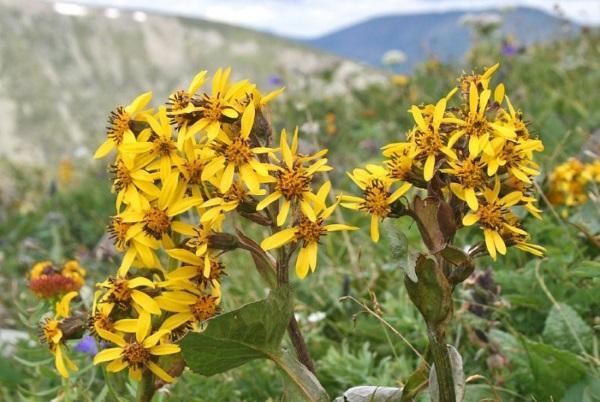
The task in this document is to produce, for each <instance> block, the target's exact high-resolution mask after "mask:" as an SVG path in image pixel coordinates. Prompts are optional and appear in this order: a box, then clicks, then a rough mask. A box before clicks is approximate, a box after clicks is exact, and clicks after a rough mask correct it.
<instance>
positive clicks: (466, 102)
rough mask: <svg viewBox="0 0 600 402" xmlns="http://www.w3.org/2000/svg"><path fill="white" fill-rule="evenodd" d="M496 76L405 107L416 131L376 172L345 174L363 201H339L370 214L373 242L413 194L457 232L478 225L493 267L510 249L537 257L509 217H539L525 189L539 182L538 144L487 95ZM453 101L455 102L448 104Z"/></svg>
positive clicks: (510, 110) (501, 98)
mask: <svg viewBox="0 0 600 402" xmlns="http://www.w3.org/2000/svg"><path fill="white" fill-rule="evenodd" d="M497 68H498V65H497V64H496V65H495V66H493V67H491V68H489V69H487V70H486V71H485V72H484V73H483V74H472V75H464V76H462V77H461V78H460V80H459V86H458V87H457V88H454V89H453V90H451V91H450V93H449V94H448V95H447V96H445V97H444V98H442V99H440V100H439V101H438V102H437V103H436V104H429V105H423V106H416V105H415V106H412V107H411V109H410V111H409V112H410V113H411V114H412V117H413V119H414V122H415V125H414V127H413V128H411V129H410V130H409V131H408V133H407V135H406V137H407V138H406V141H404V142H398V143H393V144H389V145H386V146H385V147H383V156H384V157H385V158H386V159H385V161H384V162H383V165H373V164H371V165H367V166H366V169H355V170H354V171H353V172H352V173H349V176H350V177H351V178H352V180H353V181H354V182H355V183H356V184H357V185H358V186H359V187H360V189H361V190H362V196H360V197H355V196H343V197H342V201H343V203H342V205H343V206H345V207H348V208H351V209H355V210H361V211H365V212H367V213H369V214H371V237H372V239H373V240H374V241H377V240H378V239H379V221H380V220H382V219H384V218H387V217H398V216H400V215H403V214H406V208H405V207H404V206H403V205H402V203H401V202H400V198H401V197H402V196H403V195H404V194H405V193H406V192H407V191H408V190H409V189H410V188H411V187H413V186H414V187H417V188H421V189H425V190H427V194H428V196H435V197H438V198H441V199H443V200H444V202H446V203H447V205H448V206H450V207H451V208H452V211H453V214H452V219H457V220H458V221H459V222H462V224H463V225H464V226H470V225H474V224H476V223H477V224H479V226H480V228H481V229H482V231H483V235H484V241H485V246H486V249H487V252H488V253H489V255H490V256H491V257H492V258H493V259H495V258H496V255H497V253H500V254H505V253H506V249H507V246H513V245H514V246H516V247H517V248H520V249H523V250H525V251H528V252H531V253H533V254H535V255H541V254H542V253H543V248H542V247H540V246H537V245H533V244H530V243H528V238H529V235H528V234H527V232H526V231H525V230H523V228H522V227H521V224H520V219H519V218H518V216H517V215H516V214H515V211H514V208H515V207H517V206H521V207H523V208H524V209H525V210H527V211H528V212H529V213H531V214H533V215H534V216H535V217H538V218H539V217H540V210H539V209H538V208H537V207H536V206H535V202H536V199H535V198H534V197H533V196H532V192H531V189H532V185H533V182H532V180H533V177H535V176H537V175H538V174H539V170H538V169H539V168H538V165H537V164H536V163H535V162H534V161H533V154H534V153H535V152H540V151H542V150H543V144H542V142H541V141H540V140H539V139H536V138H534V137H533V136H532V135H531V133H530V132H529V130H528V127H527V123H526V121H525V120H524V119H523V115H522V113H521V112H520V111H518V110H517V109H515V108H514V106H513V105H512V103H511V102H510V100H509V98H508V96H506V95H505V90H504V85H503V84H499V85H497V86H496V87H495V88H494V89H493V90H492V88H491V86H490V82H491V79H492V75H493V73H494V72H495V71H496V70H497ZM457 92H459V93H458V95H457ZM456 98H460V102H456V104H454V103H452V102H453V100H454V99H456Z"/></svg>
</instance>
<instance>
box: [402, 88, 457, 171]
mask: <svg viewBox="0 0 600 402" xmlns="http://www.w3.org/2000/svg"><path fill="white" fill-rule="evenodd" d="M445 110H446V98H442V99H440V100H439V101H438V103H437V104H436V105H435V107H434V108H433V111H432V112H431V113H428V114H426V115H425V117H424V116H423V114H422V113H421V109H419V108H418V107H417V106H414V105H413V106H412V107H411V109H410V112H411V114H412V116H413V119H414V120H415V122H416V123H417V126H416V127H415V128H414V129H413V130H412V131H411V132H410V133H409V140H410V141H412V142H414V144H415V146H416V148H417V149H418V150H419V158H420V159H424V160H425V162H424V165H423V178H424V179H425V181H430V180H431V178H432V177H433V174H434V170H435V162H436V156H437V155H438V153H439V152H442V153H444V154H446V155H448V156H450V157H453V158H454V159H456V155H455V153H454V151H452V149H450V148H451V145H448V146H446V144H445V143H444V142H445V141H444V135H443V134H442V133H441V132H440V125H441V124H442V120H443V118H444V112H445ZM426 118H427V120H426Z"/></svg>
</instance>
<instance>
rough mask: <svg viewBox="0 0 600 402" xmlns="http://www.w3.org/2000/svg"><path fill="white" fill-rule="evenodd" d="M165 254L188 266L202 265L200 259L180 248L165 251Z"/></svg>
mask: <svg viewBox="0 0 600 402" xmlns="http://www.w3.org/2000/svg"><path fill="white" fill-rule="evenodd" d="M166 252H167V254H168V255H169V256H170V257H173V258H175V259H176V260H179V261H183V262H185V263H187V264H190V265H202V259H201V258H199V257H198V256H197V255H195V254H194V253H192V252H191V251H188V250H185V249H182V248H174V249H171V250H166Z"/></svg>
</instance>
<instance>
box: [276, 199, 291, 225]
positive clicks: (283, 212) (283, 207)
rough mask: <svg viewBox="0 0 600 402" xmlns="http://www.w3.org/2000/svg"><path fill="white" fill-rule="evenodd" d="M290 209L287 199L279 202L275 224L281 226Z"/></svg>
mask: <svg viewBox="0 0 600 402" xmlns="http://www.w3.org/2000/svg"><path fill="white" fill-rule="evenodd" d="M289 211H290V202H289V201H288V200H285V199H284V200H283V203H282V204H281V208H280V209H279V213H278V214H277V226H281V225H283V224H284V223H285V220H286V218H287V216H288V213H289Z"/></svg>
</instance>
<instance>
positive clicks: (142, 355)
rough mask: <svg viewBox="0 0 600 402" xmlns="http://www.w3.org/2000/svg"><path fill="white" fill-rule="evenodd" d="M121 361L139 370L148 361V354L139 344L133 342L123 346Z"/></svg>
mask: <svg viewBox="0 0 600 402" xmlns="http://www.w3.org/2000/svg"><path fill="white" fill-rule="evenodd" d="M123 360H125V361H126V362H127V363H129V364H130V365H131V366H134V367H136V368H140V367H142V366H144V365H145V364H146V363H147V362H148V361H149V360H150V352H148V350H147V349H146V348H145V347H144V346H143V345H142V344H141V343H138V342H137V341H135V342H132V343H129V344H127V346H125V348H124V350H123Z"/></svg>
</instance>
